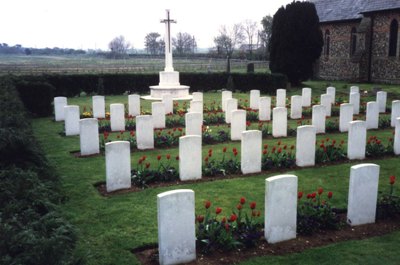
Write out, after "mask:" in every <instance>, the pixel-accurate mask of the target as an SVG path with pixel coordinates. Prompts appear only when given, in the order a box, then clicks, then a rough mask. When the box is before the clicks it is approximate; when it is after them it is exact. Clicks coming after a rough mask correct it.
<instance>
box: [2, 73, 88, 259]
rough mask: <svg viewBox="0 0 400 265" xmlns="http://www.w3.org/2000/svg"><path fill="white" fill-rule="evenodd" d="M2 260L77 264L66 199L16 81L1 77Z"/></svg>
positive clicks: (74, 234) (74, 241)
mask: <svg viewBox="0 0 400 265" xmlns="http://www.w3.org/2000/svg"><path fill="white" fill-rule="evenodd" d="M0 105H1V106H2V111H1V112H0V264H77V263H80V262H81V260H80V259H77V258H75V257H74V255H72V253H73V251H74V248H75V243H76V233H75V230H74V229H73V227H72V226H71V224H69V223H68V222H67V221H66V220H65V219H64V218H63V217H62V216H61V215H60V214H59V210H58V204H59V203H61V202H62V201H64V200H65V199H66V198H65V197H64V196H63V194H62V193H61V191H60V182H59V177H58V175H56V174H55V171H54V170H53V169H52V168H51V167H50V166H49V163H48V161H47V160H46V157H45V155H44V153H43V151H42V150H41V148H40V147H39V145H38V143H37V142H36V140H35V138H34V136H33V132H32V129H31V125H30V122H29V120H28V119H27V117H26V115H25V112H24V106H23V103H22V102H21V100H20V99H19V97H18V92H17V91H16V88H15V85H14V84H13V82H11V80H9V79H7V78H1V79H0Z"/></svg>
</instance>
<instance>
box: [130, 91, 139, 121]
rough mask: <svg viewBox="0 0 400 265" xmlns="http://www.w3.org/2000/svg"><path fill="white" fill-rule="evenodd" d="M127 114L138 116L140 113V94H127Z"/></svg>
mask: <svg viewBox="0 0 400 265" xmlns="http://www.w3.org/2000/svg"><path fill="white" fill-rule="evenodd" d="M128 105H129V107H128V108H129V115H132V116H138V115H140V95H136V94H133V95H129V96H128Z"/></svg>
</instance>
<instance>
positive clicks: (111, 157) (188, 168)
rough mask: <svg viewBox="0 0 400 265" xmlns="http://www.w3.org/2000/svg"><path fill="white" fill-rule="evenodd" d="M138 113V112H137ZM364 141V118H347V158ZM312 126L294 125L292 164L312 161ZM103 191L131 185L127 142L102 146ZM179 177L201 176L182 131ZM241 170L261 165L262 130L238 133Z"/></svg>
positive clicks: (194, 145)
mask: <svg viewBox="0 0 400 265" xmlns="http://www.w3.org/2000/svg"><path fill="white" fill-rule="evenodd" d="M138 117H141V116H138ZM366 143H367V128H366V122H365V121H351V122H349V131H348V141H347V157H348V159H350V160H354V159H364V158H365V153H366ZM393 144H394V146H393V149H394V153H395V154H396V155H399V154H400V118H397V120H396V130H395V135H394V143H393ZM315 146H316V128H315V126H312V125H304V126H299V127H297V136H296V165H297V166H299V167H307V166H314V165H315V148H316V147H315ZM105 148H106V179H107V181H106V182H107V183H106V186H107V191H108V192H111V191H114V190H117V189H127V188H130V187H131V182H130V180H131V175H130V171H131V163H130V161H131V159H130V144H129V142H127V141H114V142H110V143H107V144H106V146H105ZM179 158H180V159H179V178H180V180H182V181H186V180H197V179H201V177H202V141H201V136H198V135H186V136H182V137H180V138H179ZM240 159H241V160H240V162H241V171H242V173H243V174H250V173H258V172H261V168H262V164H261V161H262V133H261V131H259V130H249V131H244V132H242V133H241V156H240Z"/></svg>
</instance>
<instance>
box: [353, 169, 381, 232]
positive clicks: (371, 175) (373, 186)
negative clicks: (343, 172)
mask: <svg viewBox="0 0 400 265" xmlns="http://www.w3.org/2000/svg"><path fill="white" fill-rule="evenodd" d="M378 184H379V166H378V165H375V164H359V165H355V166H352V167H351V169H350V183H349V197H348V198H349V199H348V200H349V201H348V206H347V223H348V224H349V225H351V226H356V225H362V224H369V223H375V215H376V203H377V198H378Z"/></svg>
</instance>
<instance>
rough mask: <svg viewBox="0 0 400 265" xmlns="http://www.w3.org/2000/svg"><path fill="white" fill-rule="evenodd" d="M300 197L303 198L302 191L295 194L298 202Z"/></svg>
mask: <svg viewBox="0 0 400 265" xmlns="http://www.w3.org/2000/svg"><path fill="white" fill-rule="evenodd" d="M302 197H303V192H302V191H299V192H298V193H297V198H298V199H299V200H300V199H301V198H302Z"/></svg>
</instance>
